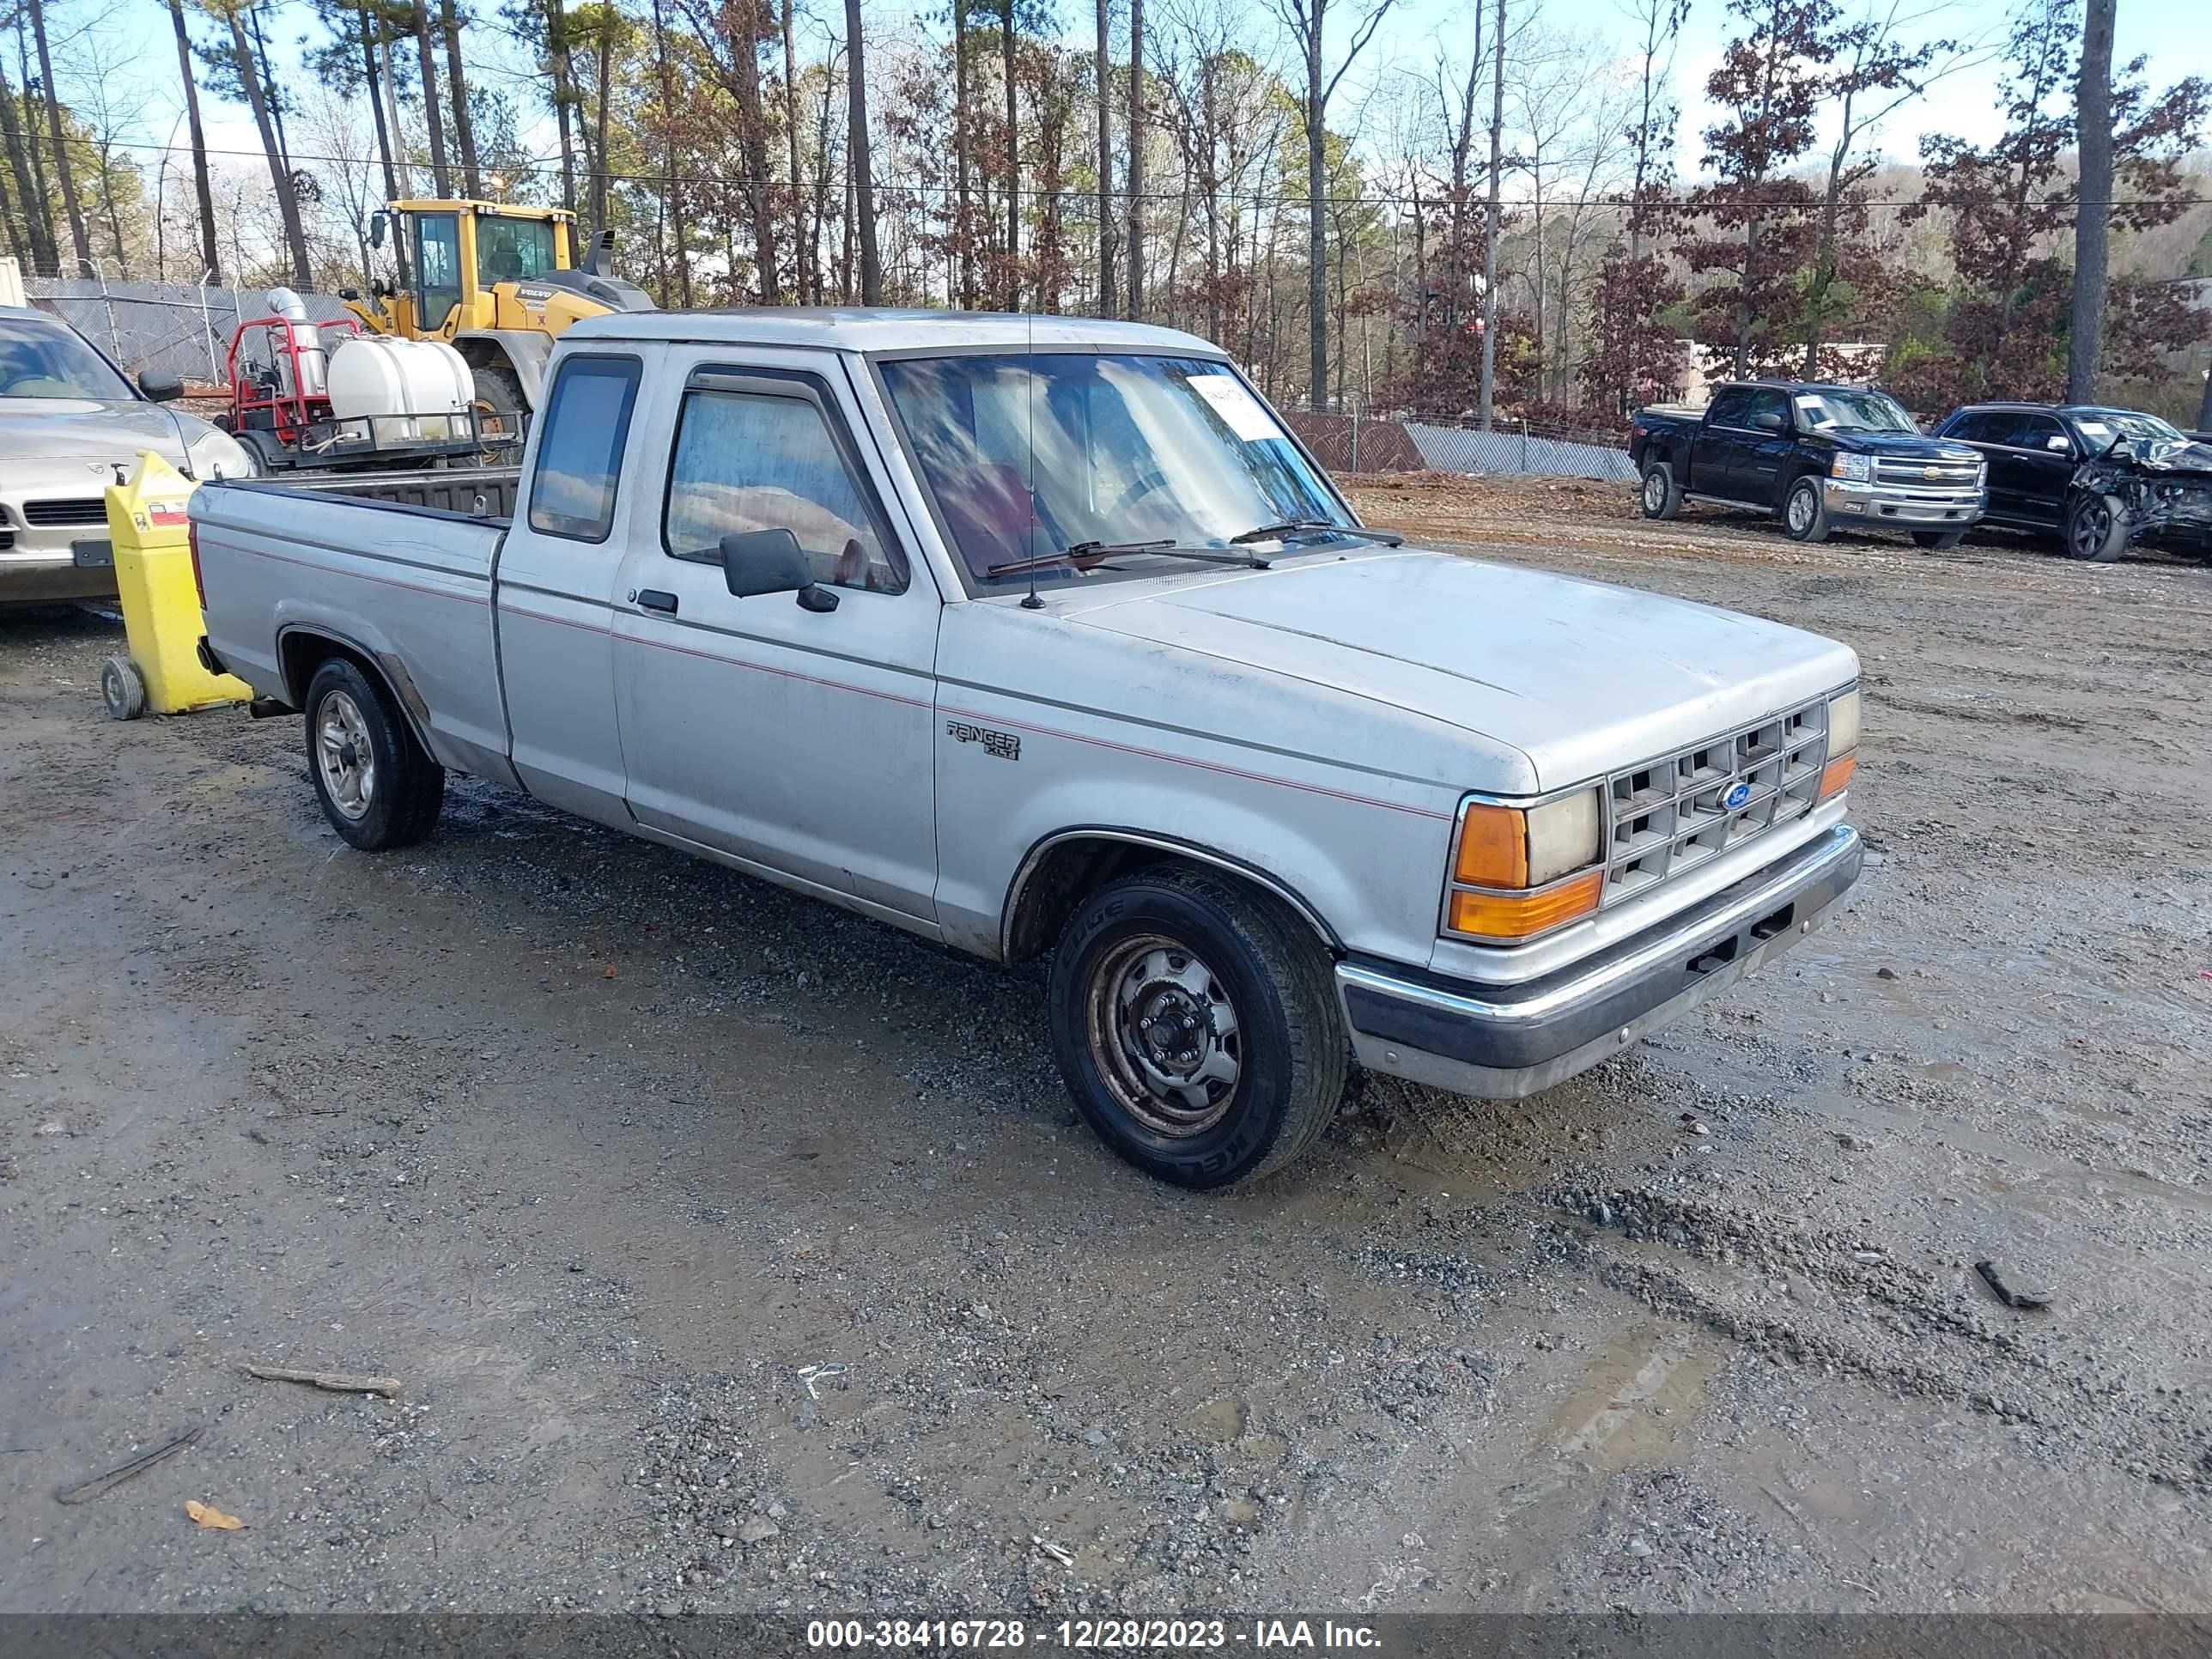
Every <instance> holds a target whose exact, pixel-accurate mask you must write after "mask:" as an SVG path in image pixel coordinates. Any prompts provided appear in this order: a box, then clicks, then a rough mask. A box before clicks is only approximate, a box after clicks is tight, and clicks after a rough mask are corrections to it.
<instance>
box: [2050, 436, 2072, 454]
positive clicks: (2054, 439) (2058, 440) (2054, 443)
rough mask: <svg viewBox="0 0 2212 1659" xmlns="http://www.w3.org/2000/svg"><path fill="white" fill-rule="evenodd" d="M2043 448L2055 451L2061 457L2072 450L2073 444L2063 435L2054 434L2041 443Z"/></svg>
mask: <svg viewBox="0 0 2212 1659" xmlns="http://www.w3.org/2000/svg"><path fill="white" fill-rule="evenodd" d="M2043 447H2045V449H2055V450H2057V452H2058V453H2060V454H2062V455H2063V454H2064V453H2066V452H2067V451H2068V450H2069V449H2071V448H2073V447H2074V444H2073V441H2072V440H2071V439H2069V438H2068V437H2067V436H2066V435H2065V434H2063V433H2057V432H2054V433H2053V434H2051V436H2049V437H2048V438H2045V440H2044V441H2043Z"/></svg>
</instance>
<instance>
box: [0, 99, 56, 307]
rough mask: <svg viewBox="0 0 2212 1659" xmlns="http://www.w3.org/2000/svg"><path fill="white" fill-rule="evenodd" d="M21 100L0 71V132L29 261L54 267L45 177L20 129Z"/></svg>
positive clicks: (38, 266) (41, 266) (44, 267)
mask: <svg viewBox="0 0 2212 1659" xmlns="http://www.w3.org/2000/svg"><path fill="white" fill-rule="evenodd" d="M22 110H23V103H22V101H21V99H19V98H18V97H17V95H16V93H15V88H13V87H11V86H10V85H9V84H8V77H7V76H6V74H5V73H4V72H0V136H4V137H5V139H6V142H7V146H8V167H9V171H10V172H11V173H14V174H15V198H16V200H18V201H20V202H21V203H22V204H23V231H24V234H25V235H26V236H27V238H28V239H29V240H30V245H31V264H32V265H33V268H34V269H35V270H42V271H45V270H52V271H57V272H58V270H60V268H61V255H60V251H59V250H58V248H57V247H56V246H55V245H54V222H53V215H52V210H50V209H49V208H48V206H47V205H46V180H45V179H44V178H42V177H40V174H39V173H38V172H37V170H36V167H35V165H34V163H35V161H36V159H37V157H36V155H35V151H34V149H33V145H32V144H31V143H27V142H26V139H27V135H26V133H25V132H24V131H23V122H22V118H21V117H22Z"/></svg>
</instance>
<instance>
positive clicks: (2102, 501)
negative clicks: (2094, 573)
mask: <svg viewBox="0 0 2212 1659" xmlns="http://www.w3.org/2000/svg"><path fill="white" fill-rule="evenodd" d="M2127 550H2128V509H2127V503H2126V502H2124V501H2121V499H2120V498H2119V497H2118V496H2117V495H2082V496H2080V497H2078V498H2077V499H2076V500H2075V502H2074V504H2073V506H2072V507H2069V508H2068V509H2067V513H2066V551H2067V553H2068V555H2069V556H2071V557H2073V558H2076V559H2087V560H2088V561H2089V562H2091V563H2093V564H2110V563H2112V562H2113V561H2114V560H2115V559H2118V557H2120V556H2121V555H2123V554H2124V553H2125V552H2126V551H2127Z"/></svg>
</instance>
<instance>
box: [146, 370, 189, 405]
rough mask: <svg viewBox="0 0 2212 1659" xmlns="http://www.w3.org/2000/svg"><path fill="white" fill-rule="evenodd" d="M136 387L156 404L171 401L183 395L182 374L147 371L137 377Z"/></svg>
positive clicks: (183, 382)
mask: <svg viewBox="0 0 2212 1659" xmlns="http://www.w3.org/2000/svg"><path fill="white" fill-rule="evenodd" d="M138 389H139V391H141V392H144V393H145V394H146V395H147V396H148V397H149V398H152V399H153V400H154V401H155V403H157V404H166V403H173V402H174V401H175V400H176V399H177V398H181V397H183V396H184V395H185V380H184V376H182V375H181V374H155V373H151V372H149V373H147V374H141V375H140V376H139V377H138Z"/></svg>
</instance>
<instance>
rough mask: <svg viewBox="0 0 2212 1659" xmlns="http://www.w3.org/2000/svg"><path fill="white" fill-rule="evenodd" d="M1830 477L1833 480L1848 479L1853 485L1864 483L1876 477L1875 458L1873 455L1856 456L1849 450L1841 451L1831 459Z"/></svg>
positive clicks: (1829, 463)
mask: <svg viewBox="0 0 2212 1659" xmlns="http://www.w3.org/2000/svg"><path fill="white" fill-rule="evenodd" d="M1828 476H1829V477H1832V478H1848V479H1849V480H1850V481H1851V482H1852V483H1865V482H1866V481H1867V480H1868V479H1869V478H1871V477H1874V458H1873V457H1872V456H1871V455H1855V454H1853V453H1851V452H1850V450H1848V449H1839V450H1838V451H1837V452H1836V453H1835V454H1834V455H1833V456H1832V458H1831V459H1829V462H1828Z"/></svg>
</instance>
